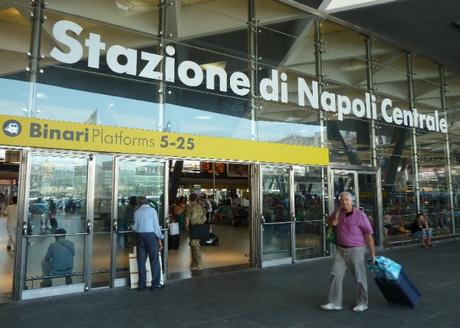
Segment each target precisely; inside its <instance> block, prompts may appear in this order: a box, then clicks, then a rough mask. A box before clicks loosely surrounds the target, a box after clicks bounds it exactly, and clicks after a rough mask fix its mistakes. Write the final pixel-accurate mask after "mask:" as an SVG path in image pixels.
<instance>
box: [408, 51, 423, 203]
mask: <svg viewBox="0 0 460 328" xmlns="http://www.w3.org/2000/svg"><path fill="white" fill-rule="evenodd" d="M406 58H407V82H408V90H409V108H410V109H411V110H412V111H413V110H414V108H415V98H414V97H415V96H414V84H413V83H414V80H413V74H414V70H413V62H412V55H411V54H407V55H406ZM412 150H413V154H412V159H413V164H412V166H413V169H414V179H415V180H414V193H415V202H416V211H417V212H420V210H421V205H420V185H419V176H418V155H417V129H416V128H415V127H413V128H412Z"/></svg>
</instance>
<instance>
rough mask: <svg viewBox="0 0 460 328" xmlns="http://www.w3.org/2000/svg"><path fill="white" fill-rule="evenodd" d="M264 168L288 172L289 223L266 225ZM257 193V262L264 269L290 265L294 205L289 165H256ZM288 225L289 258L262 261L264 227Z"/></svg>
mask: <svg viewBox="0 0 460 328" xmlns="http://www.w3.org/2000/svg"><path fill="white" fill-rule="evenodd" d="M264 166H274V167H278V168H281V169H286V170H287V171H288V186H289V219H290V220H289V221H285V222H280V223H278V222H275V223H266V222H265V218H264V215H263V210H264V208H263V207H264V201H263V196H264V195H263V179H264V176H263V175H264V174H263V167H264ZM257 173H258V174H257V175H256V177H257V180H258V181H257V186H258V188H257V191H258V197H257V198H258V199H257V201H258V204H257V205H258V207H257V209H258V211H257V212H258V213H257V218H259V220H258V221H259V222H260V223H259V228H258V230H259V235H258V236H257V238H258V239H259V243H258V244H259V245H260V246H259V249H258V251H259V254H260V255H259V257H258V260H259V261H260V267H261V268H266V267H271V266H276V265H282V264H291V263H294V261H295V204H294V198H295V196H294V169H293V167H292V166H291V165H281V164H268V163H267V164H260V165H258V170H257ZM280 224H284V225H288V224H289V231H290V247H289V249H290V256H289V257H285V258H281V259H276V260H270V261H264V226H265V225H275V226H276V225H280Z"/></svg>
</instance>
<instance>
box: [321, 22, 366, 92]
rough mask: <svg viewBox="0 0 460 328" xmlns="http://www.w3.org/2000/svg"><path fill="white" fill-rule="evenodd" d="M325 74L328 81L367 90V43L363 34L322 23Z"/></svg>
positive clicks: (333, 24) (330, 23)
mask: <svg viewBox="0 0 460 328" xmlns="http://www.w3.org/2000/svg"><path fill="white" fill-rule="evenodd" d="M321 41H322V42H323V43H324V44H325V51H324V52H323V53H322V61H323V72H324V74H325V75H326V77H327V79H328V80H332V81H336V82H340V83H344V84H347V85H352V86H354V87H358V88H361V89H366V88H367V62H366V43H365V42H364V41H365V38H364V36H363V35H362V34H359V33H357V32H355V31H352V30H349V29H347V28H346V27H343V26H340V25H337V24H335V23H332V22H329V21H325V22H321Z"/></svg>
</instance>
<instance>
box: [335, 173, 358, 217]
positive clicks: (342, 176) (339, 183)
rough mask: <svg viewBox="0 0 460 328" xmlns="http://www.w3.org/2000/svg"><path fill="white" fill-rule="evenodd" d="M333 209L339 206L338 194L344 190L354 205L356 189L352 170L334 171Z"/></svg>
mask: <svg viewBox="0 0 460 328" xmlns="http://www.w3.org/2000/svg"><path fill="white" fill-rule="evenodd" d="M333 177H334V181H333V183H334V186H333V188H334V189H333V190H334V194H333V198H334V199H333V200H331V201H334V209H336V208H339V207H340V202H339V196H340V194H341V193H342V192H344V191H346V192H349V193H350V194H351V197H352V199H353V205H356V190H355V174H354V173H353V172H341V171H334V174H333Z"/></svg>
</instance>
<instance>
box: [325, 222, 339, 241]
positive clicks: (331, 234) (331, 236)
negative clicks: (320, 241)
mask: <svg viewBox="0 0 460 328" xmlns="http://www.w3.org/2000/svg"><path fill="white" fill-rule="evenodd" d="M326 240H327V241H328V242H330V243H333V244H337V232H336V230H335V227H334V226H329V227H328V228H327V234H326Z"/></svg>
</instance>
